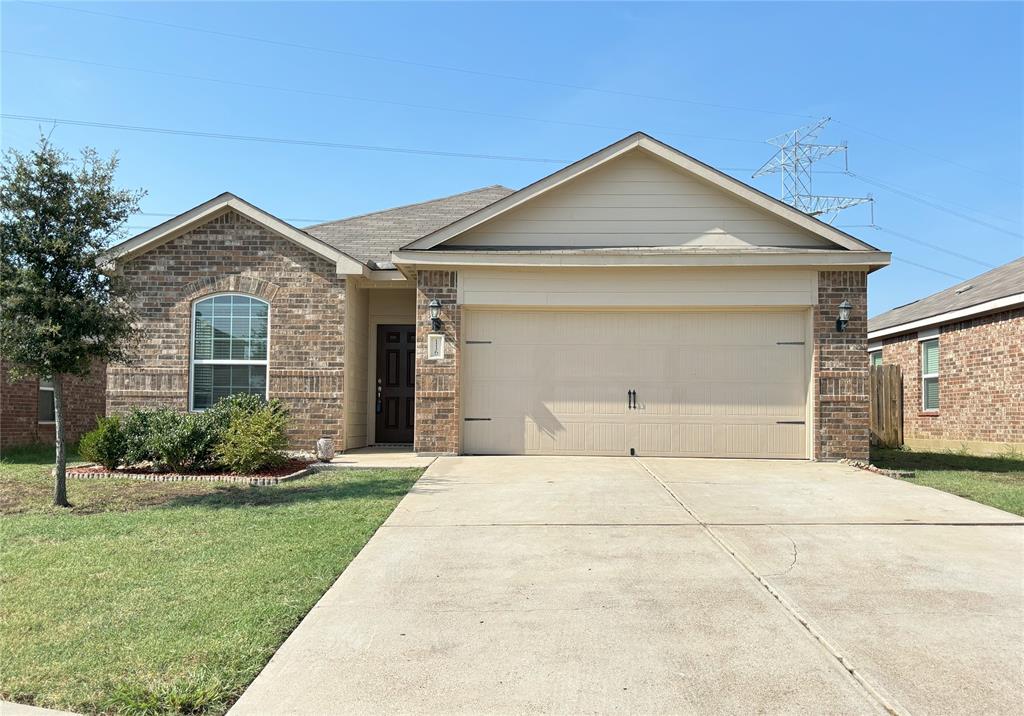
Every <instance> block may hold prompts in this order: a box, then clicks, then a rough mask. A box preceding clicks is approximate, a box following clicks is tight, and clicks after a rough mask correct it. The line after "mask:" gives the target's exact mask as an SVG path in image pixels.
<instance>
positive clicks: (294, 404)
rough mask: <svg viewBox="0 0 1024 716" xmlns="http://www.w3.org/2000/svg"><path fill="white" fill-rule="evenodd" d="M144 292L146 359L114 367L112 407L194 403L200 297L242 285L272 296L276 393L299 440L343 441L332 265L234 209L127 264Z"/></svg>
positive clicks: (340, 295)
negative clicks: (193, 353) (194, 325)
mask: <svg viewBox="0 0 1024 716" xmlns="http://www.w3.org/2000/svg"><path fill="white" fill-rule="evenodd" d="M121 270H122V271H123V273H124V275H125V277H126V278H127V279H128V281H129V282H130V283H131V285H132V286H133V287H134V289H135V291H136V299H135V303H136V306H135V307H136V310H137V311H138V314H139V317H140V328H141V329H142V334H141V336H142V337H141V342H140V345H139V347H138V356H139V359H140V360H139V362H138V364H136V365H133V366H131V367H130V368H124V367H121V366H117V367H112V368H111V370H110V372H109V377H108V382H107V410H108V411H109V412H111V413H117V412H123V411H126V410H128V409H129V408H131V407H134V406H149V407H153V406H161V405H163V406H169V407H173V408H176V409H178V410H187V409H188V405H189V399H188V398H189V393H188V391H189V385H188V381H189V351H190V345H189V344H190V335H191V333H190V332H191V325H190V324H191V320H192V304H193V303H194V302H195V301H196V300H198V299H201V298H203V297H205V296H208V295H210V294H215V293H224V292H239V293H245V294H249V295H252V296H256V297H257V298H261V299H263V300H265V301H267V302H268V303H269V304H270V351H269V371H268V392H269V395H270V397H271V398H280V399H281V400H282V401H283V402H284V403H285V404H286V405H287V407H288V408H289V410H290V413H291V421H290V432H289V438H290V440H291V443H292V446H293V447H298V448H304V449H311V448H312V446H313V443H314V442H315V440H316V439H317V438H319V437H322V436H328V437H333V438H334V439H335V444H336V445H339V446H342V445H344V444H345V443H344V420H343V406H342V401H343V390H344V389H343V385H344V381H343V377H344V360H345V356H344V354H345V342H344V319H345V316H344V311H345V301H344V296H345V280H344V278H343V277H341V276H338V275H337V274H336V269H335V266H334V264H332V263H330V262H328V261H325V260H324V259H321V258H320V257H318V256H315V255H314V254H312V253H310V252H309V251H307V250H306V249H304V248H301V247H299V246H297V245H296V244H294V243H292V242H291V241H288V240H287V239H284V238H282V237H280V236H278V235H277V234H275V233H274V232H271V231H269V230H268V229H265V228H263V227H262V226H260V225H258V224H256V223H254V222H252V221H250V220H249V219H247V218H245V217H243V216H242V215H240V214H238V213H237V212H234V211H228V212H226V213H224V214H222V215H220V216H218V217H215V218H213V219H211V220H210V221H208V222H207V223H205V224H203V225H201V226H199V227H197V228H194V229H192V230H191V231H189V232H187V233H185V234H183V235H181V236H179V237H177V238H175V239H173V240H171V241H168V242H167V243H165V244H163V245H161V246H159V247H157V248H155V249H152V250H150V251H148V252H146V253H144V254H142V255H140V256H138V257H136V258H134V259H131V260H130V261H127V262H125V264H124V266H123V268H122V269H121Z"/></svg>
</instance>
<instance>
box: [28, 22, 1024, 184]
mask: <svg viewBox="0 0 1024 716" xmlns="http://www.w3.org/2000/svg"><path fill="white" fill-rule="evenodd" d="M31 4H32V5H38V6H40V7H48V8H51V9H58V10H66V11H71V12H79V13H84V14H88V15H96V16H100V17H110V18H115V19H118V20H125V21H128V22H136V23H143V24H148V25H155V26H159V27H169V28H173V29H176V30H186V31H189V32H199V33H205V34H209V35H215V36H220V37H230V38H233V39H237V40H246V41H249V42H259V43H263V44H268V45H276V46H280V47H288V48H292V49H302V50H309V51H312V52H326V53H329V54H334V55H343V56H348V57H358V58H360V59H365V60H374V61H377V62H390V63H395V64H401V65H408V66H412V67H423V68H426V69H433V70H443V71H446V72H458V73H462V74H470V75H477V76H480V77H490V78H494V79H503V80H511V81H515V82H527V83H532V84H538V85H545V86H549V87H560V88H562V89H573V90H578V91H584V92H595V93H600V94H607V95H616V96H621V97H632V98H635V99H648V100H654V101H659V102H673V103H677V104H688V105H695V106H702V107H712V108H716V109H729V110H736V111H744V112H758V113H762V114H773V115H779V116H787V117H799V118H801V119H815V117H814V116H813V115H809V114H801V113H797V112H780V111H778V110H771V109H764V108H760V107H747V106H741V105H728V104H719V103H715V102H701V101H698V100H691V99H680V98H678V97H665V96H661V95H648V94H641V93H636V92H625V91H622V90H611V89H605V88H600V87H588V86H585V85H577V84H572V83H567V82H555V81H553V80H541V79H537V78H535V77H522V76H519V75H507V74H501V73H497V72H486V71H483V70H476V69H470V68H466V67H455V66H450V65H437V64H430V63H425V62H416V61H413V60H404V59H399V58H395V57H384V56H381V55H369V54H363V53H358V52H349V51H346V50H338V49H336V48H331V47H322V46H315V45H306V44H302V43H297V42H288V41H285V40H275V39H272V38H267V37H257V36H254V35H242V34H238V33H231V32H224V31H222V30H212V29H209V28H204V27H196V26H193V25H181V24H178V23H171V22H163V21H160V20H150V19H146V18H140V17H131V16H129V15H119V14H117V13H110V12H102V11H100V10H87V9H85V8H81V7H68V6H66V5H55V4H52V3H43V2H34V3H31ZM835 121H836V122H838V123H841V124H844V125H845V126H847V127H849V128H850V129H853V130H854V131H857V132H861V133H862V134H865V135H867V136H870V137H874V138H876V139H880V140H882V141H884V142H889V143H890V144H894V145H896V146H899V147H902V148H904V149H908V150H910V151H914V152H917V153H918V154H921V155H922V156H926V157H929V158H931V159H935V160H938V161H942V162H946V163H948V164H952V165H953V166H957V167H960V168H963V169H967V170H970V171H973V172H976V173H978V174H982V175H985V176H989V177H992V178H995V179H998V180H999V181H1003V182H1007V183H1009V184H1013V185H1015V186H1020V185H1021V184H1020V182H1017V181H1013V180H1010V179H1007V178H1006V177H1002V176H999V175H997V174H992V173H990V172H985V171H983V170H980V169H976V168H974V167H970V166H968V165H966V164H962V163H960V162H957V161H955V160H952V159H948V158H946V157H943V156H940V155H938V154H934V153H932V152H928V151H925V150H923V149H920V148H918V147H915V146H913V145H910V144H907V143H906V142H902V141H899V140H895V139H891V138H889V137H886V136H884V135H881V134H878V133H877V132H873V131H870V130H867V129H863V128H861V127H857V126H855V125H852V124H850V123H849V122H841V121H840V120H838V119H837V120H835Z"/></svg>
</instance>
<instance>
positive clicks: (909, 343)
mask: <svg viewBox="0 0 1024 716" xmlns="http://www.w3.org/2000/svg"><path fill="white" fill-rule="evenodd" d="M882 362H883V363H892V364H896V365H899V366H900V368H901V369H902V371H903V433H904V439H905V440H906V441H907V443H908V444H910V445H911V446H912V447H913V446H916V447H922V448H924V447H932V448H941V449H957V448H959V447H960V446H961V444H965V443H966V444H967V446H968V448H971V449H979V448H980V449H982V451H986V450H984V448H985V446H983V445H977V446H975V445H972V443H991V447H992V450H993V451H998V449H1001V448H1005V446H1006V445H1008V444H1009V445H1022V444H1024V367H1022V366H1024V309H1020V308H1018V309H1016V310H1013V311H1004V312H1002V313H996V314H993V315H990V316H983V317H981V318H974V319H971V320H967V321H962V322H959V323H951V324H948V325H945V326H942V327H941V330H940V332H939V410H938V412H937V413H924V412H922V410H921V373H920V369H921V352H920V344H919V343H918V340H917V333H911V334H908V335H903V336H896V337H893V338H888V339H885V340H884V341H883V346H882ZM915 444H916V445H915Z"/></svg>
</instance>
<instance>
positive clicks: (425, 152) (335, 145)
mask: <svg viewBox="0 0 1024 716" xmlns="http://www.w3.org/2000/svg"><path fill="white" fill-rule="evenodd" d="M0 117H2V118H3V119H11V120H17V121H21V122H43V123H46V124H65V125H72V126H77V127H96V128H98V129H117V130H122V131H126V132H146V133H149V134H176V135H180V136H184V137H203V138H206V139H229V140H233V141H240V142H261V143H264V144H292V145H300V146H307V147H322V148H325V149H356V150H361V151H368V152H390V153H395V154H416V155H421V156H435V157H457V158H462V159H493V160H500V161H509V162H536V163H542V164H568V163H569V160H567V159H545V158H542V157H521V156H509V155H505V154H474V153H471V152H444V151H440V150H435V149H414V148H411V147H385V146H378V145H373V144H347V143H343V142H327V141H320V140H313V139H288V138H284V137H257V136H252V135H248V134H226V133H222V132H201V131H193V130H187V129H171V128H167V127H143V126H138V125H132V124H113V123H109V122H89V121H85V120H80V119H62V118H60V117H40V116H36V115H28V114H7V113H6V112H5V113H2V114H0Z"/></svg>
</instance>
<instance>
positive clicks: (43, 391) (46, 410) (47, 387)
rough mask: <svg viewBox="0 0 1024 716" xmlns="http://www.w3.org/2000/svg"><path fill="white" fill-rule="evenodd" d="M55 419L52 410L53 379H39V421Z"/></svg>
mask: <svg viewBox="0 0 1024 716" xmlns="http://www.w3.org/2000/svg"><path fill="white" fill-rule="evenodd" d="M54 419H55V414H54V410H53V381H52V380H49V379H45V378H44V379H40V381H39V422H41V423H52V422H53V421H54Z"/></svg>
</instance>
